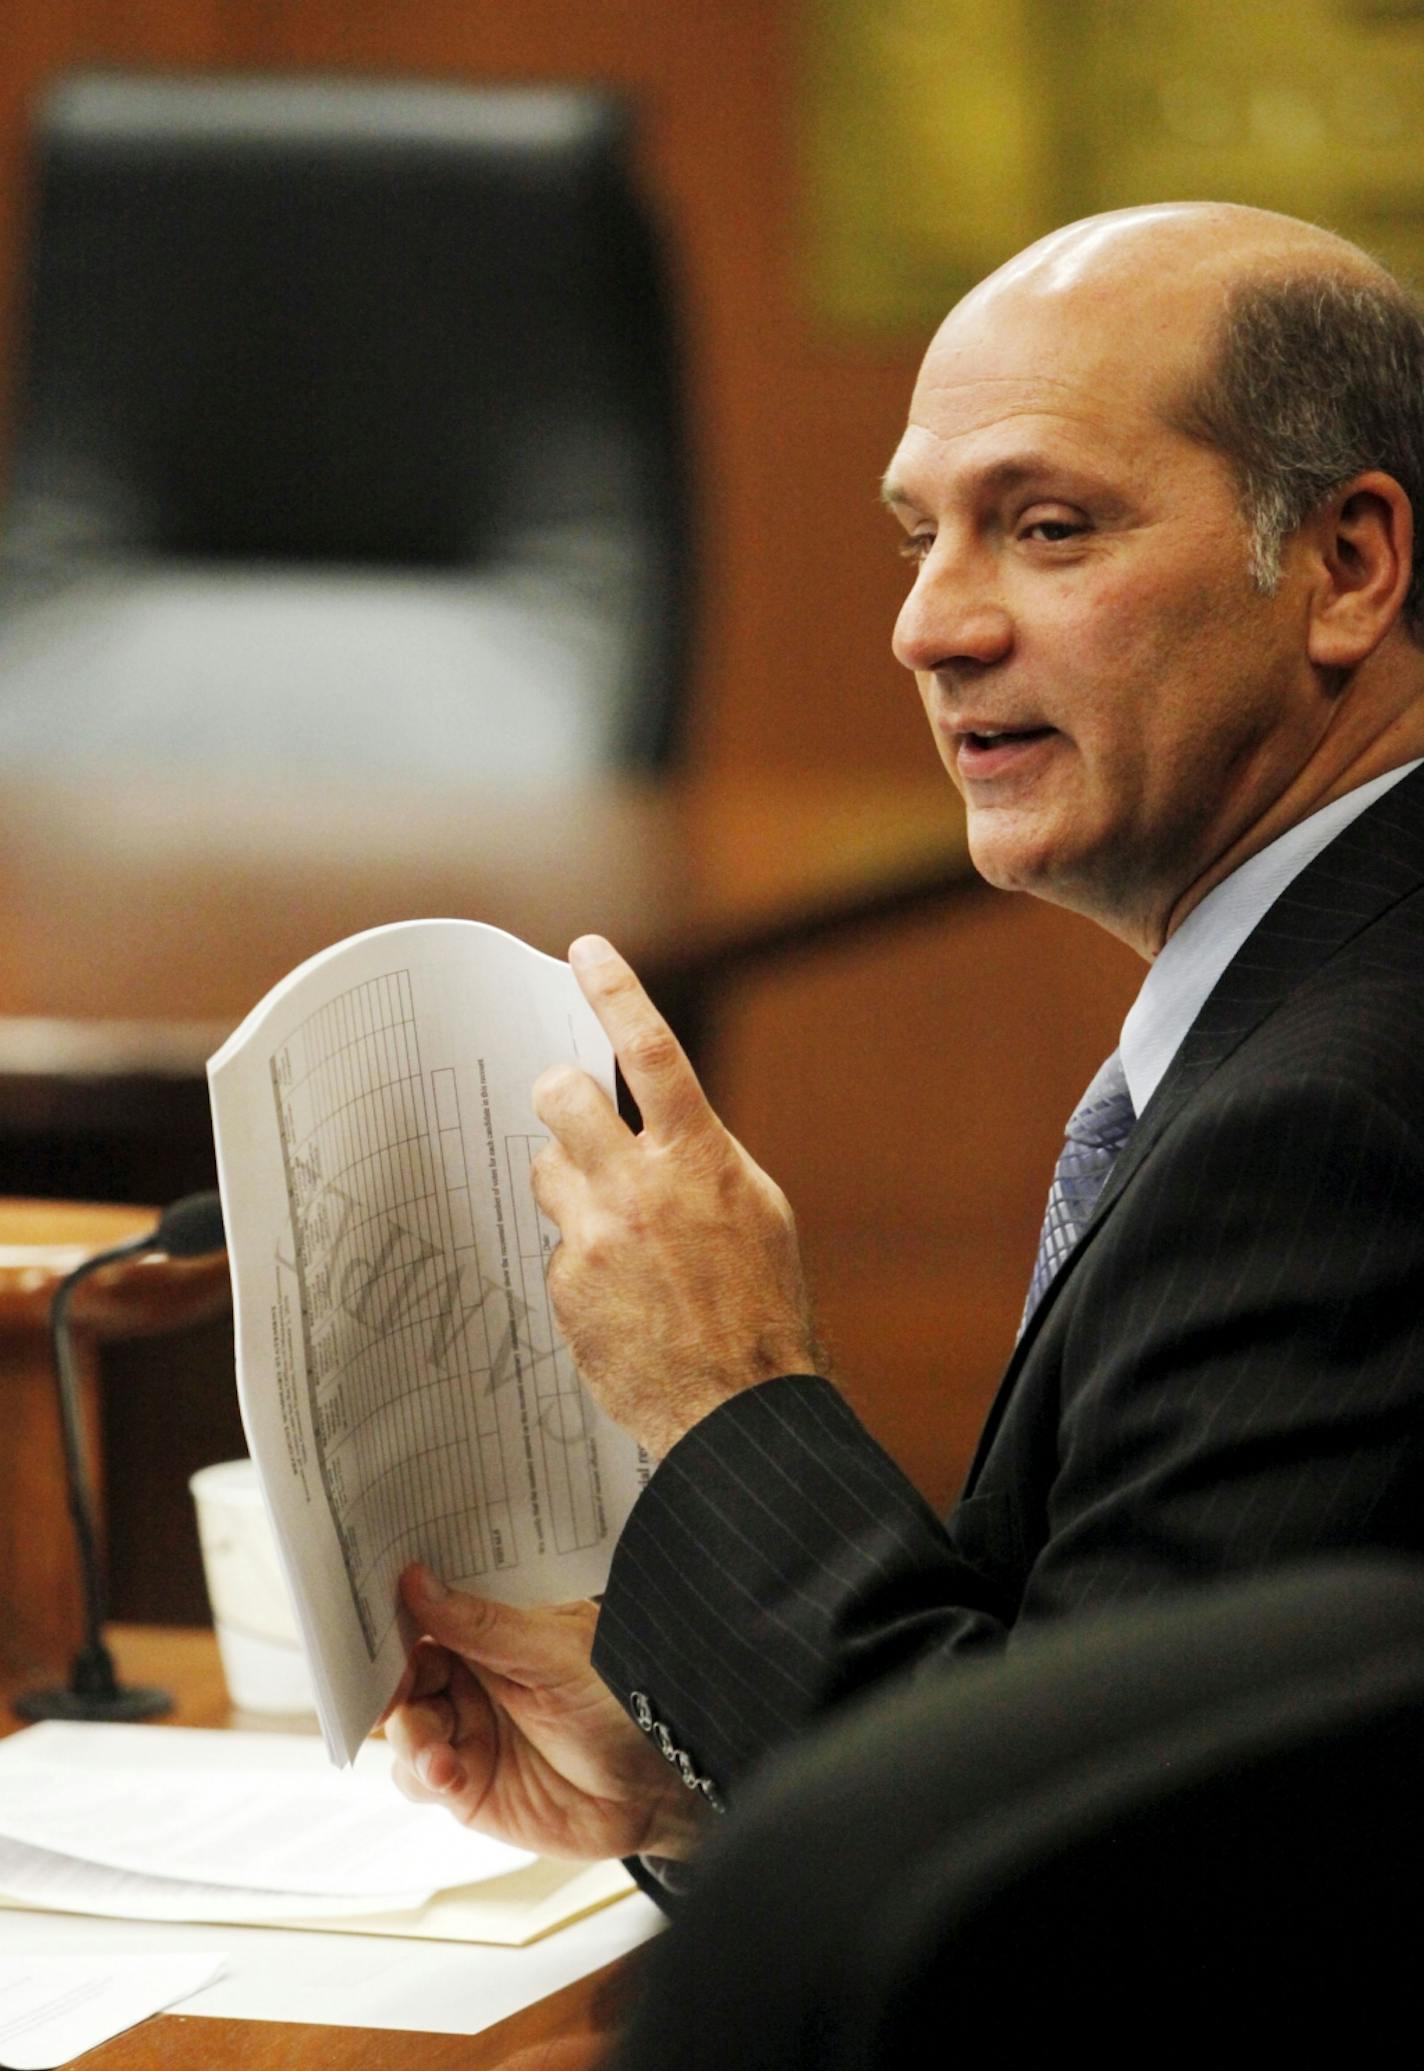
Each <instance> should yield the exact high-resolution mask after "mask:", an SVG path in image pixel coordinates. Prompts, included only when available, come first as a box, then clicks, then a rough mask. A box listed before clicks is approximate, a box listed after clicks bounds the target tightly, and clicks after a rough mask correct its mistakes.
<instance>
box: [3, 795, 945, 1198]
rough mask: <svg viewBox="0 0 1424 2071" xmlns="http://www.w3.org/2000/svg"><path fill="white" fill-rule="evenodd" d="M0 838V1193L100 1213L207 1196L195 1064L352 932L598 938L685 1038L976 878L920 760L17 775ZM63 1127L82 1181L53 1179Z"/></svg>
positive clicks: (560, 947) (62, 1173)
mask: <svg viewBox="0 0 1424 2071" xmlns="http://www.w3.org/2000/svg"><path fill="white" fill-rule="evenodd" d="M0 825H3V826H4V829H5V841H4V844H3V853H0V1137H3V1138H4V1139H5V1141H6V1145H7V1149H10V1150H11V1151H13V1153H14V1155H13V1156H12V1159H11V1171H10V1176H9V1178H8V1180H7V1186H8V1188H9V1190H10V1191H13V1192H20V1191H25V1192H34V1193H38V1192H45V1193H53V1192H59V1193H66V1194H70V1195H79V1196H85V1197H88V1198H111V1199H119V1200H131V1199H142V1200H163V1199H166V1198H170V1197H171V1196H172V1195H173V1194H174V1193H180V1192H183V1191H185V1190H186V1189H187V1188H188V1187H190V1186H198V1185H203V1184H206V1183H208V1174H209V1170H210V1165H209V1163H208V1162H207V1158H208V1148H207V1144H206V1134H207V1118H206V1092H205V1089H204V1086H203V1062H204V1060H205V1058H206V1057H207V1056H208V1055H209V1054H210V1052H211V1051H212V1050H213V1048H214V1047H215V1046H216V1044H217V1043H218V1042H219V1041H220V1040H221V1039H222V1038H223V1037H224V1036H225V1035H226V1034H227V1033H228V1032H229V1031H230V1030H231V1029H232V1027H233V1026H234V1025H235V1024H236V1022H237V1021H238V1020H239V1019H240V1018H241V1017H242V1016H243V1015H244V1014H245V1013H246V1012H247V1010H248V1009H249V1008H250V1007H251V1006H253V1005H254V1004H255V1003H256V1002H257V1000H258V999H259V998H260V997H261V996H262V994H263V993H264V992H265V991H266V990H267V988H268V987H269V986H270V985H272V984H273V983H274V982H275V981H276V980H277V979H278V978H280V977H282V976H283V975H284V973H285V972H287V971H288V970H290V969H291V968H292V967H293V965H295V964H297V963H299V962H301V961H302V959H303V958H305V957H307V956H310V955H311V954H312V953H313V952H314V951H316V950H318V949H322V948H325V947H326V946H327V945H328V944H329V943H331V942H335V941H337V940H339V939H340V938H341V937H342V936H344V935H348V934H352V933H354V932H355V931H357V930H358V929H361V928H367V927H373V926H376V925H378V924H379V923H381V922H385V921H393V920H406V919H411V918H415V917H417V916H422V915H455V916H461V915H463V916H467V917H469V918H472V919H480V920H489V921H493V922H495V923H497V924H498V925H499V926H501V927H505V928H508V929H510V930H511V931H512V932H513V933H515V934H518V935H521V936H523V937H524V938H525V939H526V940H528V941H530V942H533V943H534V944H535V945H536V946H538V947H539V948H542V949H546V950H549V951H551V952H553V953H555V954H559V955H562V954H563V952H564V950H565V949H566V947H567V945H568V943H569V941H570V940H571V939H572V937H573V936H574V935H576V934H578V933H581V932H583V931H584V930H589V929H597V930H598V931H599V932H601V933H604V934H608V935H610V936H611V937H612V938H613V940H614V941H615V942H617V943H618V945H619V946H620V948H622V949H624V950H625V951H626V952H627V953H628V954H629V955H630V956H631V957H632V959H633V960H634V962H635V963H636V964H637V965H638V967H639V968H640V969H641V970H642V971H643V973H644V974H645V976H646V977H647V978H648V980H649V981H650V983H651V984H652V985H653V986H654V987H655V989H656V990H657V991H658V993H659V995H660V996H661V997H663V998H664V999H665V1000H666V1002H667V1004H668V1006H669V1010H670V1011H671V1012H672V1013H673V1014H674V1017H675V1018H676V1019H677V1020H678V1021H679V1023H680V1025H681V1026H682V1027H683V1029H684V1031H685V1032H690V1033H692V1034H693V1035H695V1034H696V1032H697V1031H696V1027H695V1024H696V1022H697V1020H698V1018H699V1014H700V1011H701V1010H702V1009H704V1008H705V1006H706V1003H707V1001H708V998H709V995H710V994H711V993H712V992H713V991H714V989H715V988H716V986H717V985H718V983H719V982H720V981H722V980H723V979H725V978H726V977H727V976H728V975H729V974H730V973H731V972H733V971H734V970H740V969H745V968H747V967H748V966H750V965H752V964H754V963H756V962H758V961H759V960H764V959H766V958H769V957H772V956H780V955H784V954H786V953H787V952H788V951H789V950H792V949H796V948H804V947H806V946H808V945H809V944H811V943H814V942H816V941H818V940H820V939H822V938H823V937H824V936H825V935H826V934H827V933H828V932H834V931H840V930H844V929H845V928H847V927H850V926H854V925H856V924H859V923H863V922H866V921H870V920H877V919H884V918H885V917H887V916H889V915H893V914H896V913H899V912H901V911H904V910H906V909H907V908H911V907H916V906H919V905H922V904H923V903H925V902H927V901H930V900H936V899H941V898H945V897H947V896H954V895H958V894H962V893H963V892H965V891H966V890H967V889H968V887H969V886H970V885H971V884H972V883H975V882H977V881H976V880H973V879H972V877H971V875H970V872H969V869H968V864H967V859H966V854H965V847H964V834H963V819H962V815H961V812H960V809H959V805H958V801H957V799H956V797H955V794H954V792H953V790H952V788H951V786H950V784H949V782H948V779H947V778H945V777H944V776H942V775H939V774H936V773H935V772H933V771H927V773H926V776H925V778H924V780H923V782H921V783H918V784H916V785H914V786H911V787H906V786H904V785H900V784H889V783H887V782H885V781H884V780H880V781H865V780H862V779H859V778H856V777H854V776H852V777H850V778H847V779H845V780H842V781H838V782H835V783H830V782H827V781H825V780H811V779H806V778H801V777H797V776H795V775H789V774H788V775H782V776H766V777H762V778H757V779H752V780H749V779H746V778H742V777H738V778H736V779H735V780H734V779H730V778H722V779H715V778H710V777H709V778H705V779H689V780H686V781H684V782H682V783H680V784H678V785H674V786H664V787H653V786H650V785H648V784H642V785H638V784H630V783H623V784H604V785H600V786H599V787H597V788H596V789H582V790H570V789H560V790H554V791H537V792H522V793H518V794H515V795H510V794H508V793H502V794H494V795H479V794H466V795H459V796H457V795H453V794H452V793H451V792H449V791H447V790H430V789H424V790H409V789H407V790H403V791H402V790H391V789H388V788H382V789H380V790H379V791H377V790H361V789H356V788H353V787H351V786H349V785H347V786H337V785H334V784H332V783H329V782H327V781H326V780H325V779H321V780H319V781H315V780H314V781H311V782H309V783H307V784H305V785H303V786H300V787H299V786H296V785H293V784H288V785H287V786H285V787H283V786H280V785H277V784H268V783H265V782H263V783H260V784H259V783H258V782H256V780H253V779H251V778H249V779H246V780H245V781H244V782H242V783H241V784H237V783H234V782H231V781H224V780H223V779H221V778H212V779H208V778H205V779H203V780H202V782H201V783H195V782H194V781H192V780H191V779H188V778H184V777H176V776H175V777H171V778H166V779H165V778H163V777H156V776H153V775H145V776H143V777H142V778H137V777H135V778H133V779H132V780H125V779H123V778H122V776H120V775H114V776H106V777H105V778H104V779H103V780H93V781H89V782H84V781H80V780H78V779H75V780H73V781H70V782H67V783H61V782H57V781H44V782H40V781H36V780H35V779H33V778H26V779H25V780H24V781H23V782H21V781H18V780H14V779H11V780H10V781H8V782H4V781H0ZM86 1139H89V1140H94V1141H101V1143H102V1146H103V1147H106V1149H105V1151H104V1155H106V1156H107V1160H108V1162H107V1165H106V1164H105V1163H104V1162H103V1161H102V1157H101V1161H100V1163H99V1164H98V1165H97V1166H96V1165H94V1164H93V1163H92V1161H91V1163H90V1164H89V1165H87V1166H86V1165H83V1164H82V1162H81V1164H80V1165H79V1166H77V1167H76V1166H73V1165H69V1166H66V1165H65V1163H64V1159H63V1157H62V1153H63V1151H64V1148H65V1146H69V1147H71V1148H73V1147H74V1146H76V1145H78V1146H81V1147H82V1146H83V1144H84V1143H85V1141H86ZM27 1140H29V1141H32V1142H34V1143H35V1144H37V1145H40V1146H41V1150H40V1152H39V1153H38V1154H37V1157H36V1160H35V1162H36V1163H37V1164H38V1165H39V1167H40V1168H41V1169H40V1170H39V1171H36V1170H35V1169H34V1166H33V1165H31V1166H26V1164H25V1163H24V1162H23V1161H22V1160H21V1155H20V1154H21V1152H22V1151H23V1147H24V1143H25V1142H26V1141H27ZM135 1145H138V1146H140V1147H141V1151H142V1154H143V1155H146V1156H147V1158H148V1165H147V1167H145V1166H144V1165H143V1163H142V1158H141V1157H140V1160H139V1162H138V1163H137V1164H135V1163H134V1162H133V1160H132V1158H130V1157H129V1156H128V1154H129V1153H131V1152H134V1146H135ZM135 1155H138V1154H137V1153H135ZM185 1158H186V1159H187V1161H188V1162H187V1163H186V1164H185V1163H184V1159H185ZM126 1159H127V1162H126ZM194 1159H196V1160H197V1163H194V1162H193V1161H194ZM17 1161H19V1162H17ZM46 1173H48V1174H49V1175H50V1176H51V1181H52V1183H51V1181H47V1180H46Z"/></svg>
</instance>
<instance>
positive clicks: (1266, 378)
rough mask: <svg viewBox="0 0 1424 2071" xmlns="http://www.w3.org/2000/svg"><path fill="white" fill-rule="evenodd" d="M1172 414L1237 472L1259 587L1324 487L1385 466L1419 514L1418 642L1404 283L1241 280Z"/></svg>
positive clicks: (1414, 387)
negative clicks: (1212, 345)
mask: <svg viewBox="0 0 1424 2071" xmlns="http://www.w3.org/2000/svg"><path fill="white" fill-rule="evenodd" d="M1169 417H1170V421H1171V422H1172V423H1173V424H1174V425H1175V426H1176V427H1177V428H1178V429H1179V430H1181V431H1185V432H1186V433H1187V434H1188V435H1189V436H1191V437H1193V438H1196V439H1200V440H1201V441H1203V442H1204V443H1205V444H1208V445H1211V446H1213V447H1215V448H1216V449H1217V451H1218V452H1220V453H1221V454H1222V456H1223V457H1224V458H1225V460H1226V461H1227V463H1228V464H1229V466H1230V467H1231V469H1232V471H1233V473H1234V474H1235V476H1236V481H1237V486H1238V490H1239V493H1240V497H1241V509H1242V515H1243V517H1244V518H1245V521H1246V526H1247V530H1248V533H1249V535H1250V555H1251V559H1250V566H1251V578H1252V581H1253V582H1254V583H1255V585H1256V587H1257V589H1259V590H1260V591H1262V592H1263V593H1265V594H1269V593H1270V592H1271V591H1272V590H1273V589H1274V588H1275V586H1276V583H1277V581H1278V580H1279V577H1280V572H1281V549H1282V547H1283V545H1284V543H1285V541H1286V540H1287V539H1288V538H1289V537H1290V535H1291V534H1292V533H1293V532H1294V531H1296V530H1297V528H1298V527H1299V526H1301V525H1302V524H1303V523H1304V522H1305V520H1306V519H1307V518H1308V517H1309V516H1310V514H1311V512H1312V511H1314V510H1316V509H1318V508H1319V506H1320V505H1321V504H1322V503H1323V502H1324V501H1325V499H1326V498H1327V497H1328V496H1330V495H1332V494H1333V493H1334V491H1335V490H1337V489H1340V488H1342V487H1343V486H1344V484H1345V483H1346V482H1348V481H1350V480H1351V478H1352V477H1353V476H1355V475H1358V474H1363V473H1364V472H1365V471H1366V470H1367V469H1373V468H1378V469H1380V470H1382V472H1383V473H1385V474H1387V475H1392V476H1393V477H1394V479H1395V481H1397V482H1398V483H1399V485H1400V487H1401V488H1402V489H1403V491H1404V493H1405V495H1406V496H1407V497H1408V498H1409V501H1410V503H1411V505H1412V506H1413V509H1414V514H1415V520H1414V522H1415V533H1414V567H1413V574H1412V577H1411V580H1410V585H1409V591H1408V594H1407V596H1406V598H1405V601H1404V612H1403V616H1404V622H1405V624H1406V626H1407V628H1408V630H1409V633H1410V635H1411V636H1412V638H1413V639H1415V640H1416V641H1418V642H1420V643H1421V644H1424V309H1421V307H1420V305H1419V304H1418V303H1417V302H1416V300H1415V298H1414V297H1413V295H1411V294H1410V293H1409V291H1408V290H1407V289H1406V288H1404V287H1403V286H1402V285H1401V284H1400V283H1399V282H1398V281H1396V280H1395V279H1394V278H1393V277H1392V276H1391V275H1390V274H1388V273H1386V272H1385V270H1384V269H1383V268H1382V267H1381V268H1380V269H1379V272H1378V275H1377V276H1376V277H1374V278H1370V277H1368V276H1364V275H1362V274H1357V273H1353V272H1348V273H1347V272H1340V273H1324V272H1319V273H1313V274H1301V275H1294V276H1289V277H1284V278H1281V277H1266V278H1264V279H1262V278H1256V279H1247V280H1245V281H1243V282H1242V283H1241V284H1240V285H1238V286H1237V287H1236V288H1235V289H1233V290H1232V291H1231V293H1230V294H1229V296H1228V300H1227V306H1226V312H1225V317H1224V320H1223V323H1222V326H1221V331H1220V335H1219V340H1218V345H1217V351H1216V354H1215V356H1214V358H1213V360H1212V362H1211V364H1210V365H1209V366H1208V368H1207V370H1206V372H1205V374H1204V375H1203V376H1202V377H1201V378H1200V379H1199V380H1198V382H1197V383H1196V384H1195V386H1194V387H1193V388H1192V389H1191V390H1190V391H1189V393H1188V394H1187V395H1186V397H1185V398H1183V399H1182V400H1181V401H1179V402H1178V403H1177V404H1176V406H1175V407H1174V408H1173V409H1172V410H1171V411H1170V412H1169Z"/></svg>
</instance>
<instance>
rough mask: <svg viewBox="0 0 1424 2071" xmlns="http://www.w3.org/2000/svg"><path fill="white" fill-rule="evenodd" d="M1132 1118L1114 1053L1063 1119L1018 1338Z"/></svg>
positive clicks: (1077, 1233) (1097, 1190)
mask: <svg viewBox="0 0 1424 2071" xmlns="http://www.w3.org/2000/svg"><path fill="white" fill-rule="evenodd" d="M1136 1119H1137V1117H1136V1115H1135V1114H1134V1113H1133V1108H1132V1095H1131V1094H1130V1093H1129V1092H1128V1090H1127V1079H1126V1077H1125V1076H1124V1073H1123V1069H1122V1058H1121V1056H1120V1055H1119V1054H1118V1052H1117V1051H1116V1050H1114V1051H1113V1053H1112V1056H1111V1057H1109V1059H1108V1061H1107V1063H1106V1064H1104V1065H1103V1066H1102V1067H1101V1069H1100V1070H1099V1072H1098V1075H1097V1077H1096V1078H1095V1079H1094V1080H1093V1083H1092V1085H1091V1086H1089V1088H1088V1090H1087V1092H1086V1093H1085V1094H1084V1095H1083V1097H1082V1099H1081V1100H1080V1101H1079V1102H1078V1105H1077V1106H1076V1107H1075V1108H1074V1110H1073V1112H1072V1114H1071V1115H1070V1116H1069V1117H1068V1127H1067V1130H1066V1132H1065V1135H1064V1141H1063V1148H1062V1150H1061V1151H1060V1152H1059V1154H1058V1164H1057V1166H1056V1167H1055V1169H1054V1173H1053V1184H1052V1186H1051V1187H1050V1188H1049V1190H1048V1207H1047V1209H1046V1210H1045V1211H1044V1217H1043V1229H1042V1231H1041V1233H1040V1235H1039V1239H1038V1256H1037V1258H1036V1259H1035V1260H1034V1262H1033V1279H1032V1280H1031V1281H1030V1282H1029V1290H1028V1300H1027V1301H1026V1302H1025V1304H1024V1312H1023V1322H1022V1323H1020V1325H1019V1335H1020V1337H1022V1335H1023V1333H1024V1331H1025V1329H1026V1328H1027V1327H1028V1320H1029V1317H1030V1316H1032V1314H1033V1312H1034V1310H1035V1309H1036V1308H1037V1307H1038V1305H1039V1302H1040V1301H1041V1300H1042V1298H1043V1293H1044V1290H1045V1289H1046V1288H1047V1286H1048V1283H1049V1282H1050V1281H1051V1280H1052V1278H1053V1276H1054V1274H1055V1273H1056V1272H1057V1271H1058V1268H1059V1267H1060V1266H1061V1265H1062V1263H1063V1261H1064V1259H1065V1258H1067V1256H1068V1254H1069V1252H1070V1251H1071V1250H1072V1249H1073V1246H1074V1245H1075V1244H1076V1243H1077V1241H1078V1239H1079V1237H1080V1236H1081V1235H1082V1234H1083V1230H1084V1228H1085V1226H1086V1224H1087V1221H1088V1218H1089V1216H1090V1215H1091V1214H1092V1212H1093V1210H1094V1208H1095V1207H1096V1206H1097V1200H1098V1196H1099V1194H1100V1193H1101V1192H1102V1190H1103V1188H1104V1186H1105V1185H1106V1184H1107V1177H1108V1174H1109V1173H1110V1172H1111V1171H1112V1168H1113V1161H1114V1160H1115V1159H1116V1157H1117V1154H1118V1152H1119V1151H1120V1150H1121V1149H1122V1147H1123V1145H1124V1144H1125V1143H1126V1142H1127V1139H1128V1137H1129V1136H1130V1135H1131V1133H1132V1125H1133V1123H1134V1122H1135V1121H1136Z"/></svg>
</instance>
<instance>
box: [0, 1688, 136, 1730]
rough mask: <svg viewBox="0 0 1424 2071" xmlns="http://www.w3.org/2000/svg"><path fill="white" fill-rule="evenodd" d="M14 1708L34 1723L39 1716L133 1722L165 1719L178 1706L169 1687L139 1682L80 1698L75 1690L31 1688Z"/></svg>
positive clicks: (126, 1723)
mask: <svg viewBox="0 0 1424 2071" xmlns="http://www.w3.org/2000/svg"><path fill="white" fill-rule="evenodd" d="M13 1708H14V1710H15V1712H16V1713H17V1714H18V1716H19V1717H20V1718H22V1719H24V1720H26V1721H27V1722H29V1723H31V1724H33V1723H34V1722H35V1721H37V1720H39V1719H98V1720H105V1721H108V1722H110V1723H112V1724H118V1725H131V1724H133V1723H134V1722H135V1721H136V1720H138V1719H157V1718H161V1717H162V1716H163V1714H164V1713H165V1712H170V1711H172V1710H173V1708H174V1707H173V1699H172V1698H171V1697H170V1696H169V1694H168V1692H167V1691H166V1690H159V1689H155V1688H154V1687H152V1686H151V1685H146V1684H142V1683H139V1684H135V1685H134V1686H133V1688H132V1689H128V1690H114V1691H112V1692H110V1693H109V1694H108V1695H104V1696H101V1695H98V1694H95V1695H93V1696H84V1697H80V1696H77V1695H76V1694H75V1692H74V1691H73V1690H27V1691H26V1692H25V1694H24V1695H23V1696H22V1697H17V1698H16V1699H15V1700H14V1706H13Z"/></svg>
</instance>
